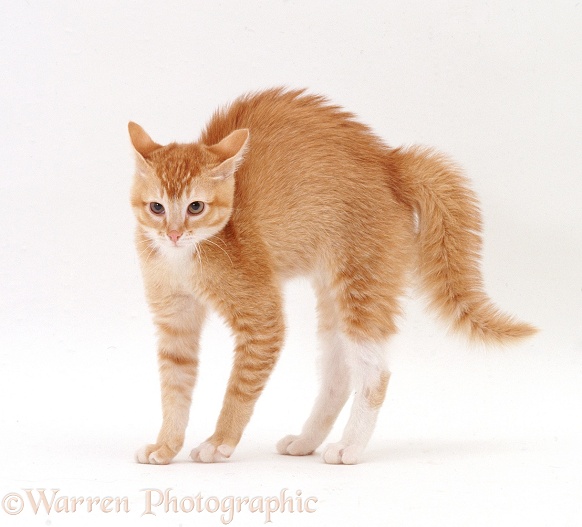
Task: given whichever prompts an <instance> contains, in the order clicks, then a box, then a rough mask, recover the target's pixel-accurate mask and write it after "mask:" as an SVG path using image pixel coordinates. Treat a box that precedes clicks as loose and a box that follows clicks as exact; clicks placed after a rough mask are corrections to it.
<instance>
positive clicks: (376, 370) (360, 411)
mask: <svg viewBox="0 0 582 527" xmlns="http://www.w3.org/2000/svg"><path fill="white" fill-rule="evenodd" d="M344 349H345V350H346V352H347V356H348V362H349V363H350V369H351V373H352V379H353V385H354V388H355V390H356V391H355V395H354V401H353V404H352V410H351V414H350V417H349V420H348V424H347V425H346V427H345V429H344V432H343V435H342V438H341V440H340V441H339V442H337V443H331V444H329V445H327V447H326V448H325V450H324V452H323V460H324V461H325V462H326V463H332V464H344V465H353V464H356V463H358V462H359V460H360V456H361V454H362V452H363V451H364V448H365V447H366V445H367V444H368V441H369V440H370V437H371V436H372V432H373V431H374V427H375V426H376V421H377V418H378V413H379V411H380V407H381V406H382V403H383V402H384V397H385V395H386V389H387V387H388V380H389V379H390V372H389V370H388V368H387V366H386V363H385V350H384V342H372V341H369V342H355V341H353V340H350V339H348V338H347V337H344Z"/></svg>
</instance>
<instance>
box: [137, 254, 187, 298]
mask: <svg viewBox="0 0 582 527" xmlns="http://www.w3.org/2000/svg"><path fill="white" fill-rule="evenodd" d="M195 276H196V260H195V257H194V255H192V254H190V253H188V252H183V251H176V252H175V253H169V254H160V255H159V256H158V257H157V258H156V259H155V260H154V261H151V262H149V263H147V264H146V265H145V266H144V278H145V282H146V284H147V287H148V289H150V290H152V291H156V292H157V293H163V294H183V293H185V294H191V293H192V292H193V290H194V288H195Z"/></svg>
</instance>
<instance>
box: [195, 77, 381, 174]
mask: <svg viewBox="0 0 582 527" xmlns="http://www.w3.org/2000/svg"><path fill="white" fill-rule="evenodd" d="M239 128H248V129H249V130H250V137H251V139H250V145H251V147H250V149H249V152H248V154H247V156H246V157H247V159H248V161H249V163H253V162H254V161H258V162H259V163H261V164H264V163H265V161H266V160H267V159H268V160H269V161H271V162H272V161H274V160H275V159H274V158H275V157H279V161H297V160H298V158H300V157H305V156H306V155H307V156H308V159H307V161H310V162H313V161H315V160H318V159H319V160H325V158H329V157H330V156H334V157H336V158H338V157H340V158H344V157H350V156H353V155H356V153H357V152H359V154H360V155H359V157H360V159H362V158H365V157H366V156H368V158H369V159H371V158H374V157H375V156H378V155H380V156H381V155H384V154H383V151H384V150H385V146H384V145H383V144H382V143H381V141H379V139H378V138H377V137H376V136H375V135H374V134H373V133H372V132H371V130H370V128H369V127H367V126H366V125H364V124H362V123H360V122H358V121H357V120H356V118H355V117H354V115H353V114H351V113H349V112H347V111H345V110H343V109H342V108H341V107H339V106H336V105H333V104H331V103H330V102H329V101H328V100H327V99H326V98H325V97H323V96H320V95H313V94H309V93H307V92H306V90H285V89H283V88H273V89H270V90H266V91H262V92H257V93H251V94H248V95H244V96H242V97H240V98H238V99H236V100H235V101H234V102H233V103H232V104H230V105H228V106H225V107H224V108H222V109H219V110H218V111H216V112H215V114H214V115H213V117H212V119H211V120H210V122H209V123H208V125H207V127H206V129H205V131H204V132H203V134H202V137H201V142H203V143H204V144H214V143H217V142H219V141H220V140H221V139H223V138H224V137H225V136H227V135H228V134H229V133H231V132H232V131H234V130H236V129H239ZM280 164H282V163H280ZM253 168H255V169H256V168H257V167H256V166H255V167H253Z"/></svg>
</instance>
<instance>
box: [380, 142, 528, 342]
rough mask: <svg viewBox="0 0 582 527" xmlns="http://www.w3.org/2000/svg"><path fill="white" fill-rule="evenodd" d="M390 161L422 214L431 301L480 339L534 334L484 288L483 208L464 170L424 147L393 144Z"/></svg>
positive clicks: (398, 186)
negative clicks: (481, 268)
mask: <svg viewBox="0 0 582 527" xmlns="http://www.w3.org/2000/svg"><path fill="white" fill-rule="evenodd" d="M387 162H388V164H389V170H390V172H391V176H392V177H393V178H394V187H395V188H394V190H395V192H396V193H397V194H398V195H399V197H400V199H402V200H403V201H404V202H405V203H407V204H408V205H410V206H411V207H413V208H414V210H415V211H416V213H417V215H418V243H419V271H420V279H421V285H422V287H423V289H424V291H425V292H426V293H428V296H429V299H430V303H431V307H433V308H435V309H436V310H437V311H438V312H439V313H440V314H442V315H443V316H444V317H445V318H446V319H447V320H448V321H450V322H451V323H452V326H453V329H455V330H459V331H461V332H463V333H465V334H466V335H468V336H469V337H471V338H472V339H474V340H477V341H481V342H487V343H509V342H511V341H516V340H519V339H522V338H525V337H528V336H530V335H532V334H534V333H535V332H536V329H535V328H534V327H533V326H530V325H528V324H525V323H521V322H518V321H517V320H515V319H514V318H513V317H511V316H509V315H506V314H504V313H502V312H500V311H499V310H498V309H497V308H496V307H495V306H494V305H493V303H492V302H491V300H490V299H489V297H488V296H487V294H486V293H485V292H484V290H483V279H482V277H481V271H480V264H479V260H480V251H481V236H480V231H481V214H480V211H479V205H478V203H477V198H476V196H475V194H474V193H473V191H472V190H471V189H470V188H469V187H468V185H467V181H466V179H465V178H464V176H463V175H462V174H461V172H460V170H459V169H457V168H456V167H455V166H454V165H453V164H452V163H450V162H449V161H447V160H446V159H445V158H444V156H442V155H440V154H438V153H435V152H433V151H431V150H428V149H422V148H411V149H407V150H404V149H396V150H392V151H390V154H389V158H388V160H387Z"/></svg>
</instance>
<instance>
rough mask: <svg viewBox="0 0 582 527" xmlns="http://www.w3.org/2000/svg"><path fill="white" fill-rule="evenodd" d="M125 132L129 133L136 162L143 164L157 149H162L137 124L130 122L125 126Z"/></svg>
mask: <svg viewBox="0 0 582 527" xmlns="http://www.w3.org/2000/svg"><path fill="white" fill-rule="evenodd" d="M127 130H128V131H129V137H130V139H131V144H132V145H133V148H134V149H135V153H136V154H137V156H136V157H137V158H138V160H140V159H141V160H142V161H144V162H145V161H146V159H147V158H148V156H149V155H150V154H151V153H152V152H154V151H156V150H157V149H158V148H162V145H159V144H158V143H156V142H154V140H153V139H152V138H151V137H150V136H149V135H148V134H147V133H146V131H145V130H144V129H143V128H142V127H141V126H140V125H139V124H137V123H134V122H132V121H130V122H129V124H128V125H127Z"/></svg>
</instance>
